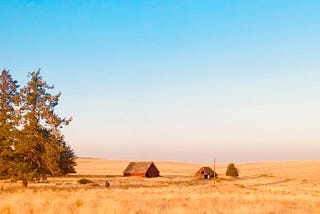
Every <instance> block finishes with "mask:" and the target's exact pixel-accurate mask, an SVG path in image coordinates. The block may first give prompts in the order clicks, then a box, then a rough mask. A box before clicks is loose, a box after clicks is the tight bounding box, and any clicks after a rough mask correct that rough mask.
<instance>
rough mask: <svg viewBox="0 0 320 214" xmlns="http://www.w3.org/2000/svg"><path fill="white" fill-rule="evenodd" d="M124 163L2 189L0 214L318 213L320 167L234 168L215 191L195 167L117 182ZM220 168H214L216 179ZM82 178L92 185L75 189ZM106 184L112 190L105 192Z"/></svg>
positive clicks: (103, 163)
mask: <svg viewBox="0 0 320 214" xmlns="http://www.w3.org/2000/svg"><path fill="white" fill-rule="evenodd" d="M127 163H128V162H126V161H107V160H99V159H80V160H79V166H78V168H77V169H78V174H77V175H76V176H69V177H61V178H51V179H50V180H49V183H48V184H41V185H39V184H31V185H30V187H28V188H21V187H20V186H19V185H18V184H9V183H2V184H0V213H155V214H157V213H319V212H320V161H287V162H279V161H278V162H266V163H263V162H260V163H242V164H236V165H237V166H238V167H239V169H240V178H238V179H231V178H228V177H224V176H221V177H220V178H219V179H218V180H217V182H216V187H214V185H213V181H212V180H195V179H193V177H192V175H193V173H194V172H195V171H196V170H197V169H198V168H199V167H200V166H201V165H198V164H186V163H170V162H156V165H157V166H158V168H159V169H160V171H161V174H162V175H163V177H160V178H152V179H141V178H124V177H121V176H120V174H121V171H122V170H123V168H125V165H126V164H127ZM108 166H110V167H108ZM90 167H94V168H93V170H92V171H93V172H92V171H90ZM225 167H226V165H218V167H217V172H218V174H220V175H223V174H224V172H225ZM104 173H105V174H104ZM117 174H118V175H117ZM105 175H109V176H105ZM81 177H87V178H88V179H90V180H91V181H93V183H91V184H86V185H80V184H77V180H79V178H81ZM106 180H108V181H109V182H110V184H111V187H109V188H105V187H104V182H105V181H106Z"/></svg>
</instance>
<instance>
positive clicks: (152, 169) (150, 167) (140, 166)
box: [123, 162, 160, 178]
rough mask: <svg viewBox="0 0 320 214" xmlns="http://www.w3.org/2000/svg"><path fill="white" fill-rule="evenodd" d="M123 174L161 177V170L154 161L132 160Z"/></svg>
mask: <svg viewBox="0 0 320 214" xmlns="http://www.w3.org/2000/svg"><path fill="white" fill-rule="evenodd" d="M123 176H138V177H143V178H144V177H146V178H153V177H159V176H160V172H159V170H158V169H157V167H156V165H154V163H153V162H131V163H129V165H128V166H127V168H126V169H125V170H124V171H123Z"/></svg>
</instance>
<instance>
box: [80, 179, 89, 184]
mask: <svg viewBox="0 0 320 214" xmlns="http://www.w3.org/2000/svg"><path fill="white" fill-rule="evenodd" d="M78 183H79V184H89V183H92V181H90V180H89V179H86V178H81V179H79V180H78Z"/></svg>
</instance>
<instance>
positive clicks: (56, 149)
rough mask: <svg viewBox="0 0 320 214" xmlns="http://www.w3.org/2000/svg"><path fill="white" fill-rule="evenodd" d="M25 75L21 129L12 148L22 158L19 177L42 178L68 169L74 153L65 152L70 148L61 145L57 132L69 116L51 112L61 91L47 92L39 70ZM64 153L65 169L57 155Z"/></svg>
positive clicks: (66, 122) (60, 137)
mask: <svg viewBox="0 0 320 214" xmlns="http://www.w3.org/2000/svg"><path fill="white" fill-rule="evenodd" d="M29 76H30V77H31V79H30V81H29V82H28V84H27V86H25V87H24V88H22V90H21V100H22V105H21V114H22V120H21V121H22V126H23V129H22V130H21V133H20V138H19V143H17V149H16V150H17V152H19V154H21V155H23V158H24V163H25V165H24V169H25V170H26V171H24V172H21V174H23V175H24V178H23V179H30V178H35V179H46V177H47V176H48V175H61V174H66V173H68V172H72V171H74V168H73V166H74V165H75V155H74V153H67V152H66V151H68V150H71V149H70V147H67V146H66V145H65V142H64V140H63V135H62V134H61V128H62V127H63V126H64V125H68V124H69V122H70V121H71V118H70V119H66V118H61V117H59V116H58V115H57V114H56V113H55V112H54V108H55V107H56V106H57V105H58V101H59V97H60V95H61V93H59V94H57V95H51V94H50V93H48V92H47V91H48V90H50V89H53V86H49V85H48V84H47V83H46V82H45V81H44V80H43V79H42V77H41V76H40V71H37V72H32V73H30V74H29ZM71 151H72V150H71ZM66 153H67V155H69V156H68V158H69V159H68V160H69V163H68V164H69V165H68V166H69V168H70V169H68V170H65V169H62V168H61V159H62V158H61V156H63V155H65V154H66ZM66 164H67V163H66Z"/></svg>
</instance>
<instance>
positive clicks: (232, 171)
mask: <svg viewBox="0 0 320 214" xmlns="http://www.w3.org/2000/svg"><path fill="white" fill-rule="evenodd" d="M226 176H232V177H238V176H239V171H238V169H237V167H236V166H235V165H234V164H233V163H230V164H229V165H228V167H227V171H226Z"/></svg>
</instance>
